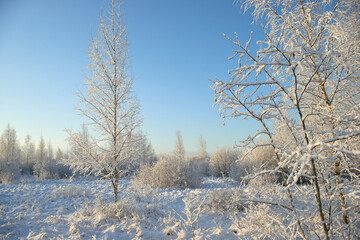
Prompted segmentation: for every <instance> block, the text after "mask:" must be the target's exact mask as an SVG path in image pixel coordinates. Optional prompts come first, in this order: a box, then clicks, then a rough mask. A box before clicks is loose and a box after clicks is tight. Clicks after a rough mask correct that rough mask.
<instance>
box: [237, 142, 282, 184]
mask: <svg viewBox="0 0 360 240" xmlns="http://www.w3.org/2000/svg"><path fill="white" fill-rule="evenodd" d="M276 165H277V161H276V156H275V152H274V149H273V148H272V147H271V146H264V147H258V148H255V149H253V150H252V152H251V153H249V154H247V155H246V156H245V157H239V160H238V161H236V163H235V164H234V165H233V167H232V168H231V171H230V177H231V178H233V179H234V180H236V181H239V182H240V181H242V180H243V178H244V177H245V176H247V175H251V174H253V173H256V172H257V171H259V170H264V169H274V168H275V167H276ZM273 180H275V181H273V182H277V181H278V179H275V178H274V179H273Z"/></svg>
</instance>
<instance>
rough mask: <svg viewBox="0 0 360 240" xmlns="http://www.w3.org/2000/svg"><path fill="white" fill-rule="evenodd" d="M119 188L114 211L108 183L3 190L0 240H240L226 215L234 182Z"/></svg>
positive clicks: (63, 183) (52, 184)
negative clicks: (155, 187) (197, 185)
mask: <svg viewBox="0 0 360 240" xmlns="http://www.w3.org/2000/svg"><path fill="white" fill-rule="evenodd" d="M120 188H121V189H122V191H121V193H120V199H119V202H118V204H116V205H115V204H113V203H112V202H113V193H112V187H111V183H110V182H109V181H105V180H75V181H72V182H70V181H68V180H55V181H41V182H36V181H27V182H22V183H18V184H8V185H5V184H1V185H0V239H191V238H192V237H193V236H195V237H196V238H197V239H238V237H237V236H236V235H235V233H234V230H233V228H232V227H231V226H232V221H231V220H230V219H231V216H230V215H231V214H232V213H230V212H234V211H227V210H229V209H230V210H231V206H230V205H231V203H229V202H231V201H230V200H231V199H230V198H231V193H232V192H234V191H236V183H235V182H233V181H232V180H231V179H221V178H220V179H216V178H204V179H203V181H202V185H201V187H200V188H197V189H186V190H182V189H146V188H145V189H139V188H135V187H133V186H132V184H131V181H130V180H123V181H121V182H120ZM216 192H217V193H218V194H214V193H216ZM226 194H227V195H226ZM224 197H225V198H228V199H222V198H224ZM209 199H210V200H209ZM185 202H186V204H185ZM226 204H228V205H229V206H227V205H226ZM199 206H200V207H199ZM186 207H187V208H186ZM187 210H188V212H187V213H188V214H186V211H187ZM196 218H198V219H196ZM191 222H192V223H193V224H191Z"/></svg>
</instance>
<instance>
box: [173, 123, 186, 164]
mask: <svg viewBox="0 0 360 240" xmlns="http://www.w3.org/2000/svg"><path fill="white" fill-rule="evenodd" d="M174 157H175V158H176V159H179V160H185V148H184V144H183V140H182V137H181V133H180V130H178V131H176V142H175V148H174Z"/></svg>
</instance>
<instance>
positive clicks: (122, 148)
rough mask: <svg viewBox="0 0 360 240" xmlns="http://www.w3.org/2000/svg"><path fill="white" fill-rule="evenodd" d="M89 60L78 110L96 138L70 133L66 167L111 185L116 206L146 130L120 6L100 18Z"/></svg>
mask: <svg viewBox="0 0 360 240" xmlns="http://www.w3.org/2000/svg"><path fill="white" fill-rule="evenodd" d="M89 57H90V60H91V63H90V65H89V70H90V74H89V76H88V78H87V79H86V81H85V85H86V92H85V93H83V92H81V93H79V94H78V97H79V98H80V103H79V108H78V110H79V111H80V113H81V115H82V116H83V117H84V118H85V119H86V120H87V121H88V124H89V125H88V126H89V127H91V131H90V132H91V134H90V135H91V136H92V137H87V138H88V139H84V137H83V135H82V134H80V133H73V132H72V131H70V130H69V131H68V133H69V138H68V140H69V142H70V144H71V145H72V147H73V148H74V147H75V148H76V149H77V151H76V152H75V153H73V154H71V155H70V156H69V158H68V159H67V160H66V162H67V164H69V165H70V166H71V168H72V169H74V170H75V171H80V172H83V173H92V174H95V175H99V176H102V177H104V178H106V179H109V180H111V182H112V186H113V191H114V201H115V202H116V201H117V200H118V181H119V178H120V177H121V176H123V175H124V174H126V173H127V171H128V165H129V163H130V162H131V161H132V159H133V158H132V155H133V153H134V147H133V145H134V142H135V141H136V139H135V138H134V132H135V130H136V129H137V128H138V127H139V125H140V124H141V119H140V118H139V116H138V115H139V112H140V105H139V102H138V100H137V98H136V96H135V94H134V92H133V90H132V84H133V79H132V78H131V77H130V76H129V66H128V59H129V56H128V40H127V35H126V26H125V25H124V23H123V20H122V17H121V12H120V3H115V2H114V1H112V5H111V8H110V11H109V12H108V14H106V15H105V16H103V15H102V16H101V22H100V29H99V30H98V32H97V36H96V37H95V38H93V39H92V41H91V46H90V49H89Z"/></svg>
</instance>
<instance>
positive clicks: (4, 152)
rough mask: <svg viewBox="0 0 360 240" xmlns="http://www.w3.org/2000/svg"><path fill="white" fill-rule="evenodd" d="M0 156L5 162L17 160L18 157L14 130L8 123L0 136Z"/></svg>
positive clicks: (18, 149) (18, 150) (18, 152)
mask: <svg viewBox="0 0 360 240" xmlns="http://www.w3.org/2000/svg"><path fill="white" fill-rule="evenodd" d="M0 158H2V159H3V160H5V161H7V162H18V161H19V159H20V148H19V144H18V141H17V136H16V131H15V129H13V128H11V127H10V124H8V125H7V127H6V129H5V130H4V132H3V133H2V135H1V138H0Z"/></svg>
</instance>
